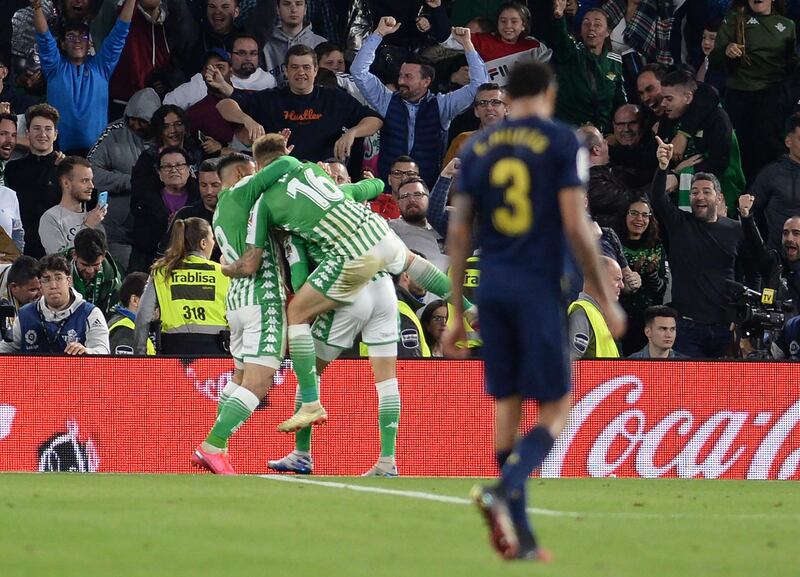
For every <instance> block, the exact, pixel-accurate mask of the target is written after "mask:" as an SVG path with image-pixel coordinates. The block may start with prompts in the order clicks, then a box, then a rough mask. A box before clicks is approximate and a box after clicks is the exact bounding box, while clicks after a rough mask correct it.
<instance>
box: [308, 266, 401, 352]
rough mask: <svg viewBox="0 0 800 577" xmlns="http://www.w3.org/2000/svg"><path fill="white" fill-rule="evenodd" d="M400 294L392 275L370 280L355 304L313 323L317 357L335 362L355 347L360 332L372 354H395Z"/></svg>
mask: <svg viewBox="0 0 800 577" xmlns="http://www.w3.org/2000/svg"><path fill="white" fill-rule="evenodd" d="M398 323H399V316H398V312H397V295H396V293H395V290H394V283H393V282H392V278H391V277H390V276H389V275H383V276H381V277H380V278H378V279H376V280H374V281H372V282H370V283H369V284H368V285H367V286H366V287H364V289H363V290H362V291H361V292H360V293H358V298H357V299H356V301H355V302H354V303H352V304H349V305H345V306H343V307H340V308H337V309H334V310H331V311H328V312H326V313H325V314H323V315H321V316H319V317H318V318H317V320H316V321H315V322H314V326H313V327H312V329H311V334H312V335H313V336H314V348H315V349H316V352H317V356H318V357H319V358H321V359H322V360H325V361H332V360H334V359H335V358H336V357H338V356H339V353H341V352H342V350H344V349H349V348H350V347H352V346H353V343H354V342H355V339H356V337H357V336H358V333H361V340H362V341H363V342H364V344H366V345H367V346H368V347H369V351H370V353H369V354H370V356H378V357H396V356H397V341H398V340H399V339H400V336H399V327H398Z"/></svg>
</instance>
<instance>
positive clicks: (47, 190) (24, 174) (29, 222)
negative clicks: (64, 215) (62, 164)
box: [5, 152, 61, 259]
mask: <svg viewBox="0 0 800 577" xmlns="http://www.w3.org/2000/svg"><path fill="white" fill-rule="evenodd" d="M55 159H56V153H55V152H51V153H50V154H48V155H47V156H35V155H33V154H29V155H28V156H25V157H23V158H20V159H18V160H14V161H12V162H9V163H8V164H7V165H6V171H5V180H6V186H7V187H8V188H10V189H12V190H14V191H15V192H16V193H17V199H18V200H19V212H20V216H21V219H22V228H24V229H25V254H26V255H28V256H32V257H33V258H36V259H39V258H42V257H43V256H44V252H45V251H44V247H43V246H42V240H41V239H40V238H39V219H41V218H42V215H43V214H44V213H45V211H46V210H47V209H49V208H52V207H54V206H55V205H57V204H58V203H59V202H61V188H60V187H59V185H58V180H57V179H56V166H55Z"/></svg>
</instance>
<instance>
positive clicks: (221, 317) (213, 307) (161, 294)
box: [153, 255, 230, 334]
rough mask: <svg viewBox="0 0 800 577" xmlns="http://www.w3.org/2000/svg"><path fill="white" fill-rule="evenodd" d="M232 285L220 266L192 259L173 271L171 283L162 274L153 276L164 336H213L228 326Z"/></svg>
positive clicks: (199, 259)
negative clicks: (227, 305)
mask: <svg viewBox="0 0 800 577" xmlns="http://www.w3.org/2000/svg"><path fill="white" fill-rule="evenodd" d="M229 284H230V281H229V279H228V277H226V276H225V275H223V274H222V269H221V267H220V265H219V263H216V262H213V261H210V260H208V259H205V258H202V257H199V256H195V255H189V256H188V257H186V259H184V261H183V263H182V264H181V265H180V266H179V267H178V268H176V269H175V270H174V271H172V275H171V279H170V283H167V282H165V279H164V273H163V271H160V270H159V271H157V272H156V273H155V275H154V276H153V286H154V287H155V289H156V294H157V295H158V306H159V308H160V309H161V330H162V332H164V333H204V334H213V333H215V332H217V331H218V330H223V329H225V328H226V327H227V326H228V321H227V320H226V318H225V297H226V295H227V294H228V286H229Z"/></svg>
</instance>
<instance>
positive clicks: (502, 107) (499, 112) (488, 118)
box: [442, 82, 508, 166]
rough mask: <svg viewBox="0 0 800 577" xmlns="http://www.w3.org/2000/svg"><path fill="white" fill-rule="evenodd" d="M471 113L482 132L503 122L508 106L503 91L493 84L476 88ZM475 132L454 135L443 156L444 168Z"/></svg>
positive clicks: (489, 83)
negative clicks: (476, 91)
mask: <svg viewBox="0 0 800 577" xmlns="http://www.w3.org/2000/svg"><path fill="white" fill-rule="evenodd" d="M473 113H474V114H475V118H477V119H478V121H479V122H480V126H479V128H478V130H483V129H484V128H486V127H487V126H492V125H493V124H496V123H498V122H500V121H501V120H505V117H506V115H507V114H508V106H506V102H505V94H504V92H503V89H502V88H500V86H498V85H497V84H495V83H494V82H487V83H485V84H481V85H480V86H479V87H478V93H477V94H476V95H475V104H474V105H473ZM464 114H468V113H464ZM476 132H477V131H476V130H467V131H465V132H461V133H460V134H458V135H456V137H455V138H453V141H452V142H451V143H450V147H449V148H448V149H447V153H446V154H445V155H444V161H443V162H442V164H443V165H445V166H446V165H447V164H448V163H449V162H450V161H451V160H453V159H454V158H455V157H456V156H458V151H459V150H460V149H461V145H462V144H464V143H465V142H466V141H467V139H468V138H469V137H470V136H472V135H473V134H475V133H476Z"/></svg>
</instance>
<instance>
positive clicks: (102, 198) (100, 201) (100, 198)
mask: <svg viewBox="0 0 800 577" xmlns="http://www.w3.org/2000/svg"><path fill="white" fill-rule="evenodd" d="M107 204H108V191H107V190H104V191H103V192H101V193H100V194H98V195H97V206H105V205H107Z"/></svg>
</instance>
